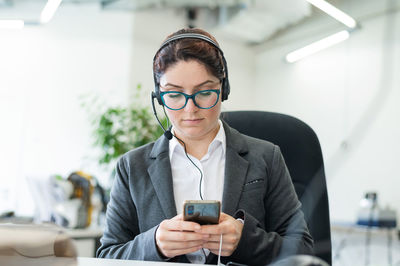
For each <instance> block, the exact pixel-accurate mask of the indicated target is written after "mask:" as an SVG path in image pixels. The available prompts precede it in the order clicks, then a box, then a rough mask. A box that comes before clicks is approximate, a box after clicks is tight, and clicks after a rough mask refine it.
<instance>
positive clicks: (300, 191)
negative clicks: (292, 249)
mask: <svg viewBox="0 0 400 266" xmlns="http://www.w3.org/2000/svg"><path fill="white" fill-rule="evenodd" d="M221 118H222V119H223V120H224V121H225V122H227V123H228V125H230V126H231V127H233V128H235V129H236V130H238V131H239V132H240V133H242V134H245V135H248V136H251V137H255V138H259V139H263V140H267V141H270V142H272V143H274V144H276V145H278V146H279V147H280V149H281V151H282V154H283V157H284V159H285V162H286V165H287V167H288V169H289V172H290V175H291V177H292V181H293V184H294V187H295V190H296V193H297V196H298V198H299V200H300V201H301V203H302V210H303V212H304V216H305V220H306V222H307V225H308V228H309V230H310V233H311V235H312V237H313V239H314V251H315V255H316V256H317V257H319V258H322V259H323V260H324V261H326V262H327V263H329V264H332V254H331V253H332V246H331V231H330V221H329V203H328V193H327V188H326V180H325V171H324V162H323V159H322V152H321V146H320V144H319V141H318V137H317V135H316V134H315V132H314V131H313V130H312V129H311V128H310V127H309V126H308V125H307V124H305V123H304V122H302V121H300V120H299V119H297V118H294V117H292V116H288V115H284V114H278V113H272V112H263V111H234V112H224V113H222V115H221Z"/></svg>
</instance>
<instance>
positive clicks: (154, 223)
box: [97, 123, 313, 265]
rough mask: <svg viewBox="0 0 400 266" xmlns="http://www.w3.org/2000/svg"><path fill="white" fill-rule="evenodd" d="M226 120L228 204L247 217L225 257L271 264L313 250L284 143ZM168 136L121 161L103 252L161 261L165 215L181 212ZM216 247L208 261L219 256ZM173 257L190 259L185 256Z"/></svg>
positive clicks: (230, 209) (225, 193)
mask: <svg viewBox="0 0 400 266" xmlns="http://www.w3.org/2000/svg"><path fill="white" fill-rule="evenodd" d="M223 124H224V129H225V134H226V163H225V165H226V166H225V181H224V191H223V198H222V211H223V212H225V213H227V214H229V215H231V216H233V217H235V218H238V217H241V218H244V227H243V232H242V237H241V239H240V241H239V244H238V246H237V249H236V250H235V251H234V252H233V254H232V255H231V256H229V257H222V258H221V261H222V262H223V263H227V262H228V261H235V262H239V263H244V264H248V265H266V264H268V263H270V262H272V261H274V260H276V259H279V258H283V257H286V256H288V255H293V254H312V252H313V240H312V237H311V236H310V233H309V231H308V229H307V225H306V223H305V221H304V216H303V213H302V211H301V210H300V206H301V204H300V202H299V200H298V198H297V196H296V193H295V191H294V188H293V184H292V182H291V178H290V175H289V172H288V170H287V168H286V165H285V162H284V160H283V157H282V155H281V152H280V149H279V147H278V146H276V145H273V144H272V143H269V142H266V141H263V140H259V139H255V138H251V137H249V136H245V135H242V134H240V133H239V132H238V131H236V130H235V129H233V128H230V127H229V126H228V125H227V124H226V123H223ZM168 150H169V145H168V140H167V139H166V138H165V137H164V136H161V137H160V138H159V139H158V140H157V141H156V142H154V143H150V144H147V145H145V146H142V147H140V148H137V149H134V150H132V151H130V152H128V153H126V154H125V155H124V156H122V158H121V159H120V160H119V161H118V163H117V166H116V177H115V181H114V184H113V188H112V190H111V199H110V202H109V204H108V206H107V214H106V217H107V218H106V225H105V229H104V235H103V237H102V238H101V246H100V248H99V249H98V250H97V257H103V258H115V259H130V260H151V261H162V260H163V258H162V257H161V255H160V254H159V252H158V250H157V247H156V243H155V232H156V229H157V227H158V225H159V224H160V222H161V221H163V220H164V219H169V218H172V217H174V216H175V215H176V214H177V211H176V207H175V202H174V193H173V185H172V174H171V165H170V160H169V154H168ZM216 257H217V256H215V255H214V254H212V253H210V255H209V256H208V258H207V263H209V264H213V263H216ZM171 261H175V262H188V260H187V258H186V256H184V255H183V256H178V257H176V258H173V259H172V260H171Z"/></svg>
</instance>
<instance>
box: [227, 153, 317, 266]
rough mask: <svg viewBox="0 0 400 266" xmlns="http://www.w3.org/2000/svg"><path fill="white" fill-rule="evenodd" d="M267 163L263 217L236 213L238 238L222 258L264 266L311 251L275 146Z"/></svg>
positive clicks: (287, 177) (295, 199)
mask: <svg viewBox="0 0 400 266" xmlns="http://www.w3.org/2000/svg"><path fill="white" fill-rule="evenodd" d="M271 166H272V167H271V171H270V173H269V174H267V184H268V185H267V191H266V195H265V198H264V208H265V213H266V219H265V221H258V220H257V219H256V218H254V217H253V216H252V215H251V214H249V213H248V212H246V211H244V210H238V211H237V212H236V214H235V217H236V218H238V217H241V218H244V226H243V231H242V237H241V239H240V241H239V244H238V246H237V249H236V250H235V251H234V253H233V254H232V255H231V256H230V257H228V258H226V261H229V260H230V261H235V262H241V263H244V264H247V265H266V264H268V263H271V262H273V261H275V260H277V259H280V258H284V257H287V256H290V255H295V254H313V240H312V237H311V235H310V233H309V231H308V228H307V225H306V222H305V220H304V215H303V212H302V211H301V209H300V207H301V203H300V201H299V200H298V198H297V195H296V192H295V190H294V186H293V183H292V181H291V178H290V175H289V171H288V169H287V167H286V164H285V162H284V159H283V157H282V154H281V152H280V149H279V147H278V146H275V147H274V152H273V159H272V164H271ZM264 228H265V229H264ZM249 247H251V248H249Z"/></svg>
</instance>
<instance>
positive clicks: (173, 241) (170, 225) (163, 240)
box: [155, 215, 209, 258]
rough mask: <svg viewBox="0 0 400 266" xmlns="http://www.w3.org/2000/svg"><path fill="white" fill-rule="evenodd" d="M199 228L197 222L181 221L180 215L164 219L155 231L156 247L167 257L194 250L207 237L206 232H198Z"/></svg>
mask: <svg viewBox="0 0 400 266" xmlns="http://www.w3.org/2000/svg"><path fill="white" fill-rule="evenodd" d="M200 230H201V227H200V225H199V224H197V223H194V222H187V221H183V220H182V215H177V216H175V217H173V218H172V219H169V220H164V221H162V222H161V223H160V225H159V227H158V228H157V231H156V236H155V238H156V245H157V248H158V250H159V251H160V253H161V254H162V255H164V256H165V257H168V258H171V257H175V256H178V255H183V254H187V253H191V252H195V251H197V250H199V249H200V248H201V246H202V245H203V244H204V243H205V242H206V241H207V240H208V238H209V235H207V234H201V233H198V232H199V231H200ZM195 231H198V232H195Z"/></svg>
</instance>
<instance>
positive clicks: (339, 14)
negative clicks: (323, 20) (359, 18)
mask: <svg viewBox="0 0 400 266" xmlns="http://www.w3.org/2000/svg"><path fill="white" fill-rule="evenodd" d="M307 2H309V3H310V4H312V5H314V6H315V7H317V8H319V9H321V10H322V11H324V12H325V13H327V14H328V15H329V16H331V17H333V18H335V19H336V20H338V21H340V22H341V23H343V24H344V25H346V26H347V27H349V28H355V27H356V26H357V22H356V21H355V20H354V19H353V18H352V17H350V16H349V15H347V14H346V13H344V12H343V11H341V10H339V9H338V8H336V7H334V6H333V5H331V4H329V3H328V2H326V1H324V0H307Z"/></svg>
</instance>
